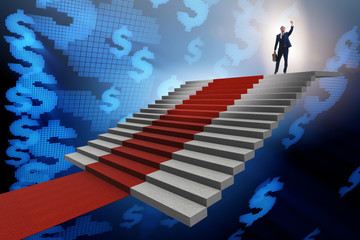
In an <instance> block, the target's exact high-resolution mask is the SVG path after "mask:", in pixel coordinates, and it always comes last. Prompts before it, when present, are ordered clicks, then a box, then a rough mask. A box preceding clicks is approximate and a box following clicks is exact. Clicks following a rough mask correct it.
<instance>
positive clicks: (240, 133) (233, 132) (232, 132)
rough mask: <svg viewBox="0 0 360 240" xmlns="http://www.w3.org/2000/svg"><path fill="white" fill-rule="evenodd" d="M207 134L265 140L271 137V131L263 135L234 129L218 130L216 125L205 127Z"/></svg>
mask: <svg viewBox="0 0 360 240" xmlns="http://www.w3.org/2000/svg"><path fill="white" fill-rule="evenodd" d="M204 131H205V132H212V133H220V134H229V135H235V136H243V137H252V138H259V139H265V138H268V137H270V136H271V131H268V132H265V133H262V132H260V133H259V132H251V131H245V130H234V129H224V128H217V127H215V126H214V125H208V126H205V129H204Z"/></svg>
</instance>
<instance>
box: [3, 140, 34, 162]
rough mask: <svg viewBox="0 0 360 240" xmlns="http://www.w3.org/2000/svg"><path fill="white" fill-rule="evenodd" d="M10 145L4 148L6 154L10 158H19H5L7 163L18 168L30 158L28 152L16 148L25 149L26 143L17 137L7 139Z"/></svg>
mask: <svg viewBox="0 0 360 240" xmlns="http://www.w3.org/2000/svg"><path fill="white" fill-rule="evenodd" d="M9 143H10V144H11V146H10V147H9V148H8V149H6V154H7V155H8V156H9V157H11V158H19V159H20V160H5V162H6V163H7V164H9V165H13V166H14V167H16V168H18V167H19V166H20V165H22V164H25V163H27V162H28V161H29V160H30V154H28V153H26V152H22V151H18V150H26V149H27V145H26V144H24V142H23V141H21V140H19V139H14V140H9Z"/></svg>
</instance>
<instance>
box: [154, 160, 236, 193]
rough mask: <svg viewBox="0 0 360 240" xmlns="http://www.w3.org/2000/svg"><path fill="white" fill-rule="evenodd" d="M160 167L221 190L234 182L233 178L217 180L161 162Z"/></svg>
mask: <svg viewBox="0 0 360 240" xmlns="http://www.w3.org/2000/svg"><path fill="white" fill-rule="evenodd" d="M160 169H161V170H163V171H166V172H169V173H172V174H175V175H178V176H180V177H183V178H187V179H189V180H192V181H195V182H198V183H201V184H204V185H206V186H209V187H213V188H216V189H219V190H223V189H225V188H227V187H229V186H231V185H232V184H234V178H230V179H228V180H227V181H224V182H218V181H215V180H213V179H211V178H204V177H203V176H199V175H195V174H192V173H189V172H186V171H182V170H180V169H176V168H172V167H170V166H166V165H163V164H160Z"/></svg>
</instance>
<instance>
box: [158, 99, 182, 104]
mask: <svg viewBox="0 0 360 240" xmlns="http://www.w3.org/2000/svg"><path fill="white" fill-rule="evenodd" d="M168 103H169V104H182V103H183V100H176V99H164V100H155V104H168Z"/></svg>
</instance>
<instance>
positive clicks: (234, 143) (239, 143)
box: [194, 135, 264, 150]
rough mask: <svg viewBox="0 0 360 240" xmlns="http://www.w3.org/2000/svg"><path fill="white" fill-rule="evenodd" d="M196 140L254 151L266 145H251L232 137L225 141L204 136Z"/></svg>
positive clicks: (196, 137)
mask: <svg viewBox="0 0 360 240" xmlns="http://www.w3.org/2000/svg"><path fill="white" fill-rule="evenodd" d="M194 139H195V140H199V141H204V142H211V143H218V144H224V145H228V146H234V147H241V148H248V149H254V150H255V149H258V148H260V147H262V146H263V145H264V144H263V142H262V141H261V142H259V143H251V142H246V141H236V140H232V139H231V136H229V139H224V138H216V137H210V136H203V135H195V137H194Z"/></svg>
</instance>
